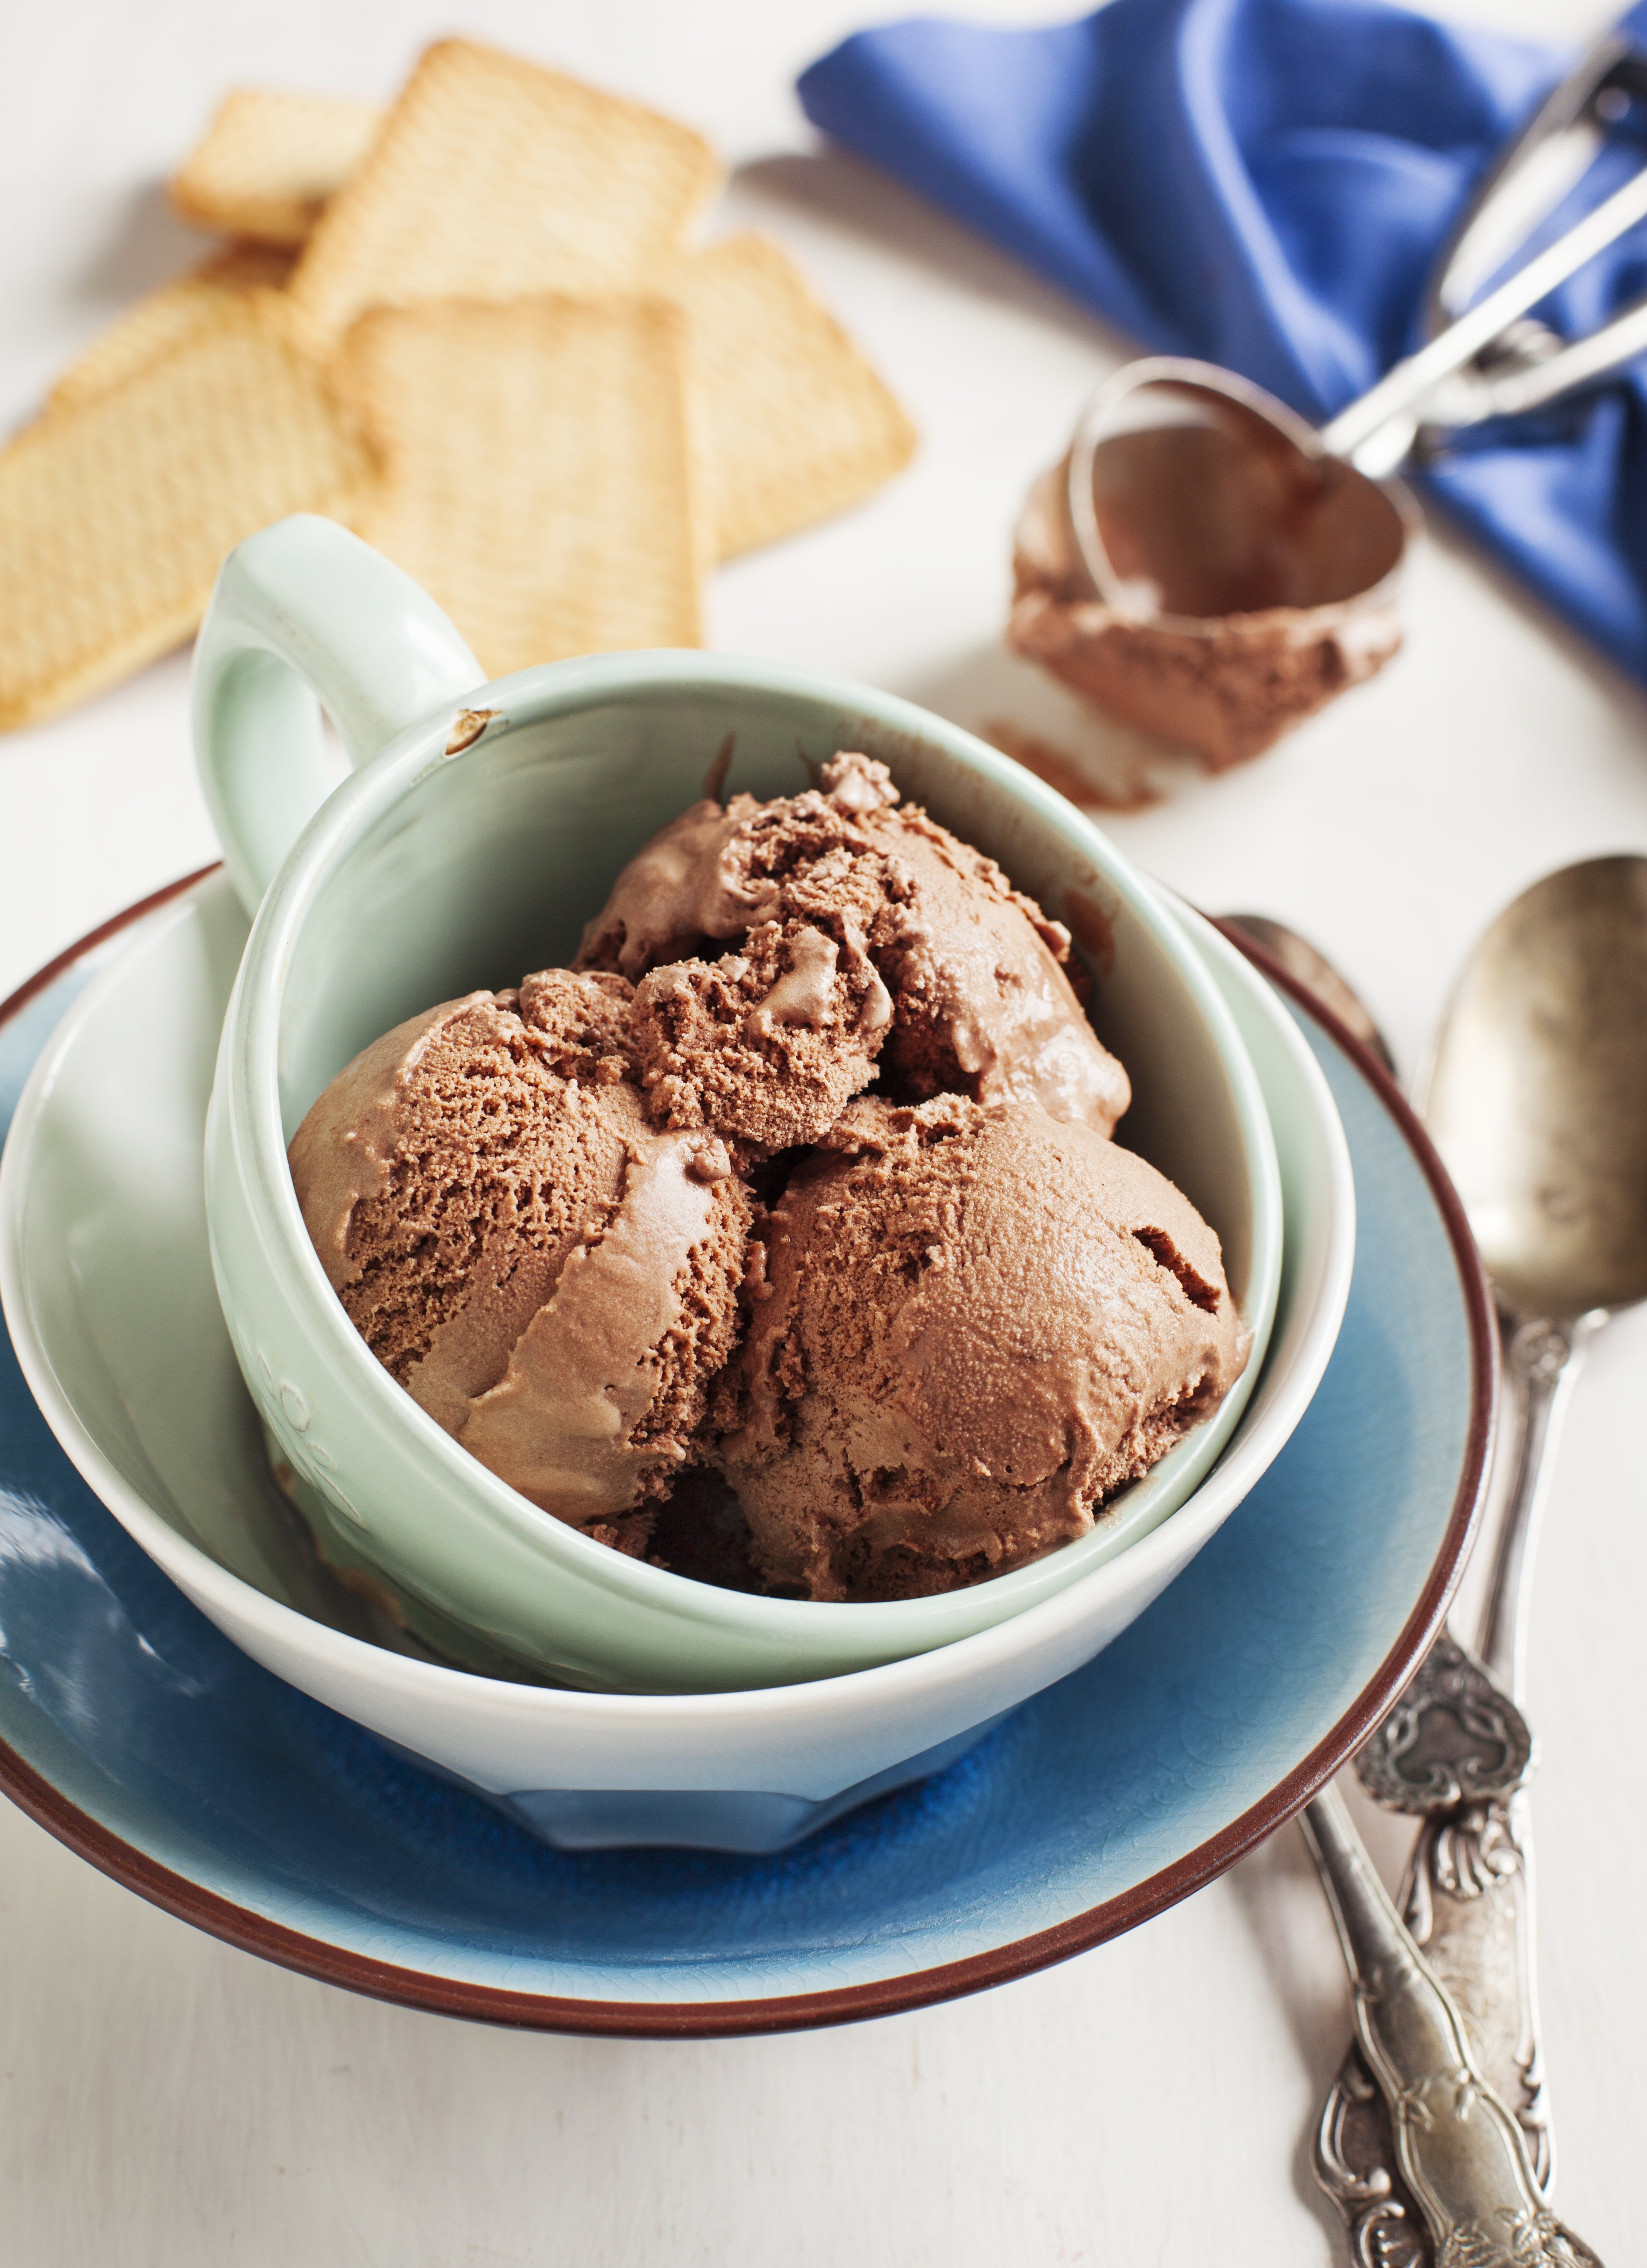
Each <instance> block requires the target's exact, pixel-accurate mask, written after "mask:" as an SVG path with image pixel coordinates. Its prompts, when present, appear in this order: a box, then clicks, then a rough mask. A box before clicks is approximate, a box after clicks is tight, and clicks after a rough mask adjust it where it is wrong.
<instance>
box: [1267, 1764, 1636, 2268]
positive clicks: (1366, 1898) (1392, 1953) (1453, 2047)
mask: <svg viewBox="0 0 1647 2268" xmlns="http://www.w3.org/2000/svg"><path fill="white" fill-rule="evenodd" d="M1302 1824H1303V1828H1304V1832H1305V1838H1306V1840H1307V1841H1308V1843H1309V1845H1310V1850H1311V1853H1312V1856H1313V1858H1314V1860H1315V1864H1316V1867H1317V1868H1318V1870H1319V1872H1320V1877H1321V1881H1322V1883H1323V1886H1324V1887H1325V1889H1326V1891H1327V1899H1328V1902H1329V1904H1331V1906H1332V1910H1333V1918H1334V1920H1335V1922H1336V1924H1337V1926H1338V1934H1339V1939H1340V1941H1341V1943H1342V1947H1343V1950H1344V1958H1345V1961H1346V1962H1347V1963H1348V1964H1349V1974H1350V1980H1351V1984H1352V1985H1353V1988H1354V1993H1355V2012H1356V2036H1357V2041H1358V2042H1359V2044H1360V2048H1361V2052H1362V2055H1363V2057H1364V2058H1365V2062H1366V2066H1367V2069H1368V2071H1369V2072H1370V2073H1371V2076H1372V2078H1373V2080H1375V2081H1376V2082H1377V2085H1378V2087H1379V2092H1380V2093H1381V2094H1382V2095H1383V2096H1384V2099H1385V2102H1386V2105H1387V2107H1388V2110H1389V2113H1390V2119H1391V2125H1392V2129H1393V2136H1394V2144H1395V2160H1396V2166H1397V2169H1398V2170H1399V2172H1400V2174H1401V2179H1402V2181H1403V2183H1405V2185H1406V2188H1407V2191H1408V2193H1409V2194H1410V2196H1411V2197H1412V2198H1413V2199H1414V2200H1415V2203H1416V2205H1417V2206H1418V2208H1419V2211H1420V2212H1421V2213H1423V2218H1424V2221H1425V2224H1426V2228H1427V2231H1428V2234H1429V2236H1430V2243H1431V2246H1432V2248H1433V2254H1434V2257H1435V2259H1436V2261H1437V2264H1438V2268H1599V2263H1598V2262H1597V2259H1596V2256H1595V2254H1594V2253H1593V2252H1592V2251H1591V2250H1590V2248H1589V2247H1588V2245H1586V2244H1585V2243H1584V2242H1583V2241H1582V2239H1580V2238H1578V2237H1577V2236H1575V2235H1573V2234H1572V2232H1571V2231H1570V2229H1567V2228H1563V2227H1562V2224H1561V2223H1560V2222H1559V2221H1558V2220H1556V2219H1555V2215H1554V2213H1551V2212H1550V2210H1549V2208H1548V2205H1546V2204H1545V2202H1544V2198H1543V2196H1542V2194H1541V2193H1540V2189H1539V2185H1538V2183H1537V2181H1536V2179H1535V2178H1534V2176H1533V2167H1532V2164H1531V2162H1530V2161H1529V2158H1528V2155H1527V2150H1526V2141H1525V2139H1524V2138H1523V2136H1522V2132H1521V2130H1520V2128H1519V2127H1518V2125H1517V2124H1516V2121H1515V2118H1514V2117H1513V2116H1512V2114H1511V2111H1510V2110H1508V2109H1507V2108H1506V2107H1505V2105H1504V2102H1503V2101H1502V2100H1501V2098H1500V2097H1499V2096H1498V2095H1496V2093H1495V2092H1494V2090H1493V2089H1492V2088H1491V2087H1490V2086H1489V2084H1488V2081H1487V2080H1486V2079H1485V2077H1484V2076H1483V2074H1482V2069H1481V2066H1480V2065H1479V2064H1478V2063H1477V2061H1476V2059H1475V2056H1474V2051H1473V2050H1472V2048H1471V2046H1470V2043H1469V2040H1468V2037H1467V2034H1466V2032H1465V2029H1464V2024H1463V2020H1462V2019H1461V2017H1460V2014H1459V2012H1458V2009H1457V2008H1456V2007H1454V2005H1453V2003H1452V1999H1451V1998H1450V1997H1449V1995H1448V1993H1447V1992H1446V1990H1445V1987H1444V1986H1443V1985H1442V1984H1441V1981H1440V1979H1439V1978H1438V1977H1437V1975H1436V1973H1435V1971H1434V1970H1433V1969H1431V1967H1430V1964H1429V1962H1427V1961H1426V1960H1425V1959H1424V1957H1423V1955H1422V1954H1421V1953H1420V1952H1419V1950H1418V1948H1417V1947H1416V1946H1415V1944H1414V1942H1413V1940H1412V1938H1411V1937H1410V1936H1409V1935H1408V1932H1407V1931H1406V1929H1405V1928H1404V1927H1403V1926H1402V1924H1401V1919H1400V1917H1399V1916H1398V1915H1397V1913H1396V1911H1395V1908H1394V1906H1393V1904H1391V1902H1390V1898H1389V1896H1388V1893H1387V1892H1386V1889H1385V1888H1384V1885H1383V1884H1382V1883H1381V1882H1380V1881H1379V1878H1378V1876H1377V1874H1375V1873H1374V1871H1373V1868H1372V1866H1371V1861H1370V1860H1369V1859H1368V1857H1367V1854H1366V1852H1365V1850H1364V1848H1363V1846H1362V1843H1361V1838H1360V1837H1359V1836H1358V1835H1357V1833H1356V1830H1355V1828H1354V1826H1353V1825H1352V1824H1351V1822H1350V1818H1349V1813H1348V1812H1347V1811H1346V1810H1345V1808H1344V1805H1343V1800H1342V1798H1341V1797H1340V1796H1339V1794H1338V1793H1337V1792H1336V1791H1335V1789H1331V1788H1328V1789H1327V1790H1325V1791H1324V1792H1323V1793H1321V1794H1320V1795H1318V1796H1317V1797H1315V1799H1314V1800H1313V1801H1312V1802H1311V1803H1310V1804H1309V1805H1308V1806H1307V1807H1306V1808H1305V1811H1304V1813H1303V1814H1302Z"/></svg>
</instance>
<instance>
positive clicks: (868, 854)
mask: <svg viewBox="0 0 1647 2268" xmlns="http://www.w3.org/2000/svg"><path fill="white" fill-rule="evenodd" d="M808 932H811V933H812V939H813V941H812V942H811V943H808V942H807V941H806V939H807V933H808ZM734 939H737V940H742V946H741V950H740V952H739V954H736V955H734V956H732V957H731V958H730V959H729V958H728V957H727V956H725V955H723V956H722V957H721V959H720V960H718V961H715V960H712V959H711V958H710V953H711V951H712V948H713V946H715V945H716V944H717V943H728V942H731V941H732V940H734ZM1069 954H1070V938H1069V934H1068V932H1067V931H1065V930H1064V929H1063V928H1062V926H1061V925H1060V924H1058V923H1056V922H1053V921H1048V919H1047V917H1045V915H1044V914H1043V913H1042V912H1041V910H1040V908H1039V907H1038V906H1037V905H1036V904H1035V903H1034V902H1033V900H1032V899H1029V898H1026V897H1025V896H1024V895H1022V893H1021V892H1019V891H1017V890H1014V889H1013V887H1012V886H1011V883H1010V882H1009V881H1008V880H1007V879H1006V877H1005V875H1004V873H1002V872H1001V869H1000V868H999V867H998V866H997V865H996V864H995V862H994V861H993V860H992V859H989V858H985V857H984V856H983V854H982V852H981V851H974V850H973V849H971V848H970V847H969V846H968V845H967V844H966V843H961V842H960V841H958V840H957V838H956V837H955V836H952V835H951V834H950V833H949V831H948V830H947V829H946V828H943V827H940V826H939V825H938V824H937V822H936V821H934V820H932V819H930V818H929V817H928V816H927V814H925V813H924V812H923V811H921V810H919V809H916V808H915V807H912V806H902V805H901V802H900V799H899V795H898V791H897V790H896V789H895V788H894V787H893V784H892V780H891V777H890V776H889V774H888V772H887V770H886V766H885V765H884V764H880V763H878V762H874V761H872V760H871V758H869V757H867V756H864V755H858V754H856V753H850V752H848V753H843V754H842V755H837V756H835V757H833V758H832V759H831V760H830V761H829V762H827V764H825V765H824V767H823V769H822V772H821V776H820V784H819V785H818V786H817V787H816V788H813V789H809V790H807V791H806V792H805V793H803V794H801V795H796V796H786V797H779V798H775V799H773V800H771V801H770V802H767V803H757V802H756V801H755V800H754V799H753V798H752V797H748V796H737V797H734V798H733V799H732V802H731V803H730V804H728V805H727V806H726V808H725V809H724V811H722V810H721V809H720V806H718V805H717V804H714V803H713V802H705V803H701V804H695V805H694V806H692V808H691V810H689V811H688V812H687V813H685V814H682V816H681V818H680V819H679V820H677V821H673V823H672V825H671V826H669V827H667V828H664V829H663V830H662V832H661V833H660V834H658V835H657V836H654V837H653V838H652V840H651V843H648V844H647V845H646V847H645V849H644V850H643V851H641V852H640V853H639V854H638V856H637V857H636V858H634V859H632V860H631V861H630V863H629V865H628V866H626V867H625V868H624V870H623V872H622V873H621V874H620V876H619V877H618V880H617V883H616V885H615V886H614V889H613V892H612V895H611V897H610V899H609V900H608V901H607V905H606V906H605V907H604V908H603V909H602V910H601V912H600V913H599V915H597V917H595V919H594V920H593V921H592V923H591V924H590V925H589V927H588V929H587V931H586V932H585V937H584V941H583V946H582V949H581V951H580V953H579V955H578V959H579V962H580V965H582V966H584V967H585V968H598V969H606V970H610V971H614V972H621V974H623V975H625V976H636V977H640V978H642V979H643V982H642V983H641V987H640V996H639V1002H638V1005H639V1010H640V1014H641V1020H642V1022H643V1024H648V1023H650V1025H651V1031H650V1034H649V1035H648V1036H647V1037H646V1038H645V1039H644V1040H643V1043H642V1044H643V1056H644V1059H645V1063H646V1066H647V1069H646V1076H647V1078H648V1079H651V1081H652V1082H653V1083H654V1085H656V1084H657V1083H658V1082H659V1081H664V1080H670V1081H673V1082H676V1084H675V1086H673V1087H672V1089H671V1093H672V1094H678V1095H679V1096H680V1098H681V1099H682V1100H681V1108H682V1109H683V1110H684V1111H685V1113H686V1114H687V1116H688V1117H689V1116H691V1114H692V1113H693V1112H694V1111H696V1112H698V1113H701V1114H702V1116H705V1117H708V1118H713V1119H715V1120H716V1123H721V1124H723V1125H725V1126H727V1127H729V1128H733V1129H735V1130H737V1131H739V1133H740V1134H744V1135H745V1136H746V1138H747V1139H749V1140H751V1141H754V1142H760V1143H766V1144H768V1145H773V1146H777V1145H783V1144H786V1143H794V1142H801V1141H815V1140H817V1139H818V1138H820V1136H821V1135H822V1134H824V1133H825V1132H826V1131H827V1129H828V1127H829V1125H830V1124H832V1123H833V1122H834V1119H835V1116H838V1115H839V1111H840V1108H841V1106H842V1103H843V1102H844V1101H846V1100H847V1099H848V1097H849V1095H850V1094H853V1093H855V1092H856V1091H857V1088H859V1087H861V1086H863V1085H864V1083H865V1082H866V1081H867V1080H868V1079H870V1078H871V1077H872V1076H876V1075H877V1065H878V1064H879V1079H880V1082H881V1085H882V1086H883V1087H884V1088H886V1089H887V1090H888V1091H889V1092H892V1093H893V1094H897V1095H898V1096H900V1097H901V1098H908V1099H912V1100H918V1099H921V1098H923V1097H925V1096H928V1095H930V1094H937V1093H939V1092H946V1091H954V1092H957V1093H960V1094H965V1095H967V1096H968V1097H969V1098H971V1099H972V1100H974V1101H980V1102H990V1101H1034V1102H1036V1103H1038V1104H1039V1105H1040V1108H1042V1109H1044V1110H1045V1111H1046V1112H1047V1113H1048V1116H1051V1117H1054V1118H1055V1119H1058V1120H1060V1121H1068V1122H1077V1121H1078V1122H1082V1123H1089V1124H1092V1125H1093V1126H1096V1127H1098V1128H1099V1130H1101V1131H1103V1132H1104V1133H1108V1132H1110V1131H1111V1130H1113V1128H1114V1123H1115V1121H1116V1120H1117V1119H1118V1118H1119V1117H1120V1116H1121V1113H1122V1112H1123V1111H1124V1110H1125V1109H1126V1108H1127V1104H1128V1102H1129V1099H1130V1094H1129V1086H1128V1083H1127V1075H1126V1072H1125V1071H1123V1070H1122V1068H1121V1064H1119V1063H1117V1061H1116V1060H1115V1058H1114V1057H1113V1056H1112V1055H1110V1054H1109V1053H1108V1051H1107V1049H1105V1048H1104V1047H1103V1046H1102V1045H1101V1044H1100V1043H1099V1040H1098V1037H1097V1035H1096V1034H1095V1033H1094V1032H1093V1030H1092V1026H1091V1025H1090V1024H1089V1023H1088V1022H1087V1020H1086V1018H1085V1014H1084V1013H1082V1009H1081V1004H1080V1002H1079V1001H1078V1000H1077V998H1076V996H1075V993H1074V990H1072V988H1071V986H1070V979H1069V976H1067V975H1066V973H1065V964H1066V963H1067V961H1068V960H1069ZM737 960H740V961H746V962H748V963H749V964H750V966H749V969H748V970H747V971H746V972H742V973H739V971H737V970H736V969H734V968H733V966H732V962H733V961H737ZM651 969H656V970H658V975H657V976H656V977H651V976H647V975H646V972H647V971H648V970H651ZM717 972H719V973H718V974H717ZM775 986H776V990H775V989H773V988H774V987H775ZM763 1019H764V1023H763ZM814 1019H815V1020H814ZM807 1031H810V1032H811V1033H812V1034H813V1035H816V1043H815V1044H811V1043H805V1042H802V1041H801V1040H800V1039H799V1037H798V1035H799V1034H801V1033H803V1032H807ZM826 1035H827V1036H826ZM791 1073H794V1074H795V1075H794V1076H791ZM779 1086H783V1087H784V1089H785V1092H784V1093H783V1095H782V1096H781V1097H779V1096H778V1094H777V1089H778V1087H779ZM758 1126H765V1127H766V1129H767V1130H766V1131H764V1132H762V1131H756V1130H755V1129H756V1128H757V1127H758Z"/></svg>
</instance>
